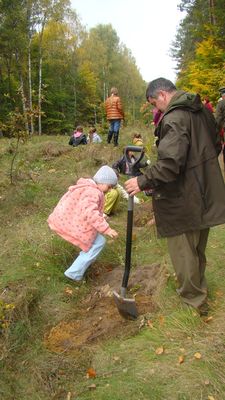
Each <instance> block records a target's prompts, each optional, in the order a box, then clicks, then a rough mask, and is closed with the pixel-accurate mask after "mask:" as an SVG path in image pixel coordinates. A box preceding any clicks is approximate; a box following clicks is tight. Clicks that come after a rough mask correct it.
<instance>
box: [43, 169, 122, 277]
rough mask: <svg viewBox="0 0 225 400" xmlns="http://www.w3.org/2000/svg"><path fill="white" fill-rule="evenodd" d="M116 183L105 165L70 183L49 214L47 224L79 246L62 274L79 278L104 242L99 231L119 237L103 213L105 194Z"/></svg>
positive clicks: (114, 177)
mask: <svg viewBox="0 0 225 400" xmlns="http://www.w3.org/2000/svg"><path fill="white" fill-rule="evenodd" d="M116 184H117V176H116V173H115V172H114V171H113V169H112V168H110V167H108V166H107V165H104V166H103V167H101V168H100V169H99V170H98V171H97V172H96V174H95V175H94V177H93V178H92V179H84V178H80V179H79V180H78V181H77V184H76V185H74V186H70V187H69V190H68V192H67V193H65V194H64V196H63V197H62V198H61V199H60V201H59V203H58V204H57V206H56V207H55V209H54V210H53V212H52V213H51V214H50V216H49V218H48V224H49V227H50V228H51V229H52V230H53V231H55V232H56V233H57V234H58V235H60V236H61V237H63V238H64V239H65V240H67V241H68V242H70V243H72V244H74V245H75V246H78V247H79V248H80V249H81V252H80V253H79V255H78V257H77V258H76V260H75V261H74V262H73V264H72V265H71V266H70V267H69V268H68V269H67V270H66V271H65V273H64V274H65V276H66V277H67V278H70V279H72V280H75V281H80V280H82V278H83V276H84V273H85V271H86V270H87V268H88V267H89V266H90V264H91V263H92V262H93V261H95V260H96V258H97V256H98V254H99V253H100V252H101V250H102V249H103V247H104V245H105V242H106V240H105V238H104V236H102V234H104V235H108V236H110V237H112V238H114V237H117V236H118V233H117V232H116V231H115V230H114V229H111V228H110V226H109V224H108V223H107V222H106V220H105V218H104V216H103V207H104V193H106V192H108V191H109V190H110V189H111V188H112V187H113V186H115V185H116Z"/></svg>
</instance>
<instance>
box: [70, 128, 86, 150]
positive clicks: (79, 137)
mask: <svg viewBox="0 0 225 400" xmlns="http://www.w3.org/2000/svg"><path fill="white" fill-rule="evenodd" d="M69 144H70V145H71V146H74V147H76V146H79V144H87V137H86V135H85V133H84V132H83V128H82V126H78V127H77V128H76V130H75V131H74V132H73V135H72V136H71V138H70V140H69Z"/></svg>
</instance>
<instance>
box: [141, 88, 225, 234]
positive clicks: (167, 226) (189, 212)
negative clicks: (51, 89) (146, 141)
mask: <svg viewBox="0 0 225 400" xmlns="http://www.w3.org/2000/svg"><path fill="white" fill-rule="evenodd" d="M157 134H158V136H159V144H158V158H157V161H156V163H155V164H154V165H152V166H151V167H148V168H146V169H145V173H144V175H142V176H140V177H138V178H137V179H138V185H139V187H140V189H141V190H144V189H154V191H153V209H154V214H155V219H156V225H157V230H158V234H159V235H160V236H162V237H169V236H176V235H180V234H182V233H185V232H188V231H194V230H200V229H205V228H209V227H212V226H215V225H219V224H223V223H225V185H224V180H223V177H222V173H221V170H220V166H219V163H218V154H219V152H220V150H221V146H220V142H219V136H218V132H217V129H216V122H215V119H214V117H213V115H212V113H210V112H209V111H208V110H207V109H206V108H205V107H204V106H203V105H202V103H201V100H200V96H199V95H193V94H190V93H185V92H183V91H177V92H176V94H175V95H174V96H173V97H172V99H171V101H170V103H169V105H168V107H167V109H166V110H165V112H164V114H163V118H162V120H161V122H160V124H159V126H158V128H157Z"/></svg>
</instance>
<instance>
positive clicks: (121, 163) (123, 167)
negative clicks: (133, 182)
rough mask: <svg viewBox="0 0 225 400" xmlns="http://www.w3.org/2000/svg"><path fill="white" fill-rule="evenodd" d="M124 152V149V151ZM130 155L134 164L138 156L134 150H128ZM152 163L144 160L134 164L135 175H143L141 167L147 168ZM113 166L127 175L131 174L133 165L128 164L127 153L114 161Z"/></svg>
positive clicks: (133, 173) (133, 172)
mask: <svg viewBox="0 0 225 400" xmlns="http://www.w3.org/2000/svg"><path fill="white" fill-rule="evenodd" d="M123 153H124V151H123ZM128 157H129V158H130V160H131V163H132V164H134V163H135V162H136V161H137V158H136V157H135V155H134V154H133V152H132V151H128ZM149 164H150V161H149V160H147V161H143V162H141V161H140V162H138V163H137V164H135V165H134V167H133V171H132V175H133V176H139V175H142V172H141V171H140V168H145V167H147V166H148V165H149ZM112 168H113V169H115V170H116V171H118V172H119V173H121V174H125V175H131V166H130V165H129V164H128V162H127V160H126V156H125V154H124V155H123V156H122V157H121V158H120V159H119V160H117V161H116V162H115V163H113V165H112Z"/></svg>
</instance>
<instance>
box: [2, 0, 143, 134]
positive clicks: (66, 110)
mask: <svg viewBox="0 0 225 400" xmlns="http://www.w3.org/2000/svg"><path fill="white" fill-rule="evenodd" d="M0 17H1V19H0V101H1V109H0V123H7V120H8V119H9V116H10V113H12V112H13V111H15V109H17V110H19V112H21V114H22V115H23V116H24V121H25V125H26V126H25V129H26V131H27V132H30V133H33V131H36V132H39V134H41V133H42V132H44V133H48V134H49V133H63V132H69V131H71V130H72V129H73V127H74V126H75V125H78V124H93V123H101V122H102V121H103V120H104V112H103V107H102V104H103V102H104V100H105V98H106V97H107V95H108V93H109V90H110V87H111V86H117V87H118V89H119V92H120V95H121V97H122V100H123V103H124V106H125V111H126V117H127V119H129V118H132V119H135V118H137V117H138V115H139V114H138V113H139V109H140V105H141V103H142V101H143V93H144V90H143V87H144V81H143V79H142V77H141V75H140V73H139V71H138V68H137V66H136V63H135V60H134V58H133V57H132V54H131V52H130V51H129V49H127V48H126V47H125V46H124V45H122V44H121V43H120V39H119V37H118V35H117V33H116V31H115V30H114V29H113V27H112V26H111V25H110V24H109V25H102V24H100V25H97V26H96V27H95V28H92V29H91V30H90V31H89V32H87V31H86V29H85V28H84V27H83V26H82V24H81V22H80V20H79V18H78V16H77V14H76V11H75V10H72V9H71V6H70V2H69V0H1V1H0ZM34 114H35V118H34ZM37 115H38V118H37Z"/></svg>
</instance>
